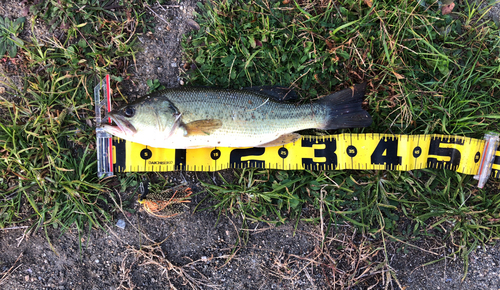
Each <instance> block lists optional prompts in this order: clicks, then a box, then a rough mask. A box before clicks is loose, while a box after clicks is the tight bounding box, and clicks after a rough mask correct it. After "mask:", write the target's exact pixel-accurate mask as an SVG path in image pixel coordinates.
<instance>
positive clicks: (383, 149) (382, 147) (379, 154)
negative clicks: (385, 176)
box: [371, 137, 403, 170]
mask: <svg viewBox="0 0 500 290" xmlns="http://www.w3.org/2000/svg"><path fill="white" fill-rule="evenodd" d="M402 159H403V158H402V157H401V156H398V138H396V137H384V138H382V139H380V142H379V143H378V145H377V148H375V150H374V151H373V153H372V156H371V163H372V164H378V165H382V164H385V169H387V170H394V169H396V166H397V165H401V163H402Z"/></svg>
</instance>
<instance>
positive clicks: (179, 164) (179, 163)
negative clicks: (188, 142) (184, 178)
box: [174, 149, 186, 171]
mask: <svg viewBox="0 0 500 290" xmlns="http://www.w3.org/2000/svg"><path fill="white" fill-rule="evenodd" d="M174 170H182V171H185V170H186V149H175V161H174Z"/></svg>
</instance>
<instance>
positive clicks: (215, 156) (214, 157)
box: [210, 149, 221, 160]
mask: <svg viewBox="0 0 500 290" xmlns="http://www.w3.org/2000/svg"><path fill="white" fill-rule="evenodd" d="M220 154H221V152H220V150H219V149H214V150H212V152H210V158H212V160H217V159H219V158H220Z"/></svg>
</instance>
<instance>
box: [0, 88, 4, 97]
mask: <svg viewBox="0 0 500 290" xmlns="http://www.w3.org/2000/svg"><path fill="white" fill-rule="evenodd" d="M3 93H5V88H4V87H0V95H1V94H3Z"/></svg>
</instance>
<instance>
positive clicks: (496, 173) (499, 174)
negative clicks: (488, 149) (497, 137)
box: [492, 145, 500, 178]
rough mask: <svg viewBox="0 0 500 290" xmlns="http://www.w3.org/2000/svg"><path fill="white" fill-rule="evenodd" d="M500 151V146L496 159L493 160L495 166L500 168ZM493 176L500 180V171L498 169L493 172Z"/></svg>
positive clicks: (499, 146)
mask: <svg viewBox="0 0 500 290" xmlns="http://www.w3.org/2000/svg"><path fill="white" fill-rule="evenodd" d="M499 151H500V145H498V148H497V152H496V156H495V158H493V164H495V165H499V166H500V156H498V154H499V153H500V152H499ZM492 175H493V177H495V178H500V170H497V169H495V170H493V172H492Z"/></svg>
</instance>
